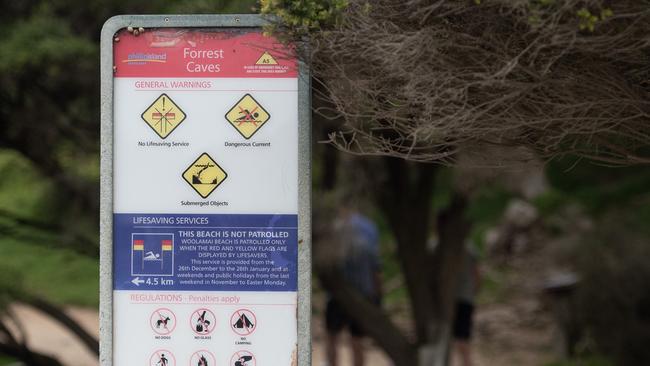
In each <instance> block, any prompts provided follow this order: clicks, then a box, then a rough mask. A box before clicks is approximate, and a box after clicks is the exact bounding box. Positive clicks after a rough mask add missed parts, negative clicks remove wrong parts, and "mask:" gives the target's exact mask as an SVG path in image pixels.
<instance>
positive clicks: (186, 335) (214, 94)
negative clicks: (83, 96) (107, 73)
mask: <svg viewBox="0 0 650 366" xmlns="http://www.w3.org/2000/svg"><path fill="white" fill-rule="evenodd" d="M113 64H114V65H115V68H114V77H113V98H114V99H113V160H112V164H113V196H112V197H113V217H112V219H113V228H112V256H113V261H112V288H113V295H112V298H113V309H112V310H113V312H112V330H113V334H112V339H113V353H112V360H113V364H114V365H120V366H136V365H137V366H142V365H150V366H176V365H183V366H185V365H188V364H189V365H191V366H213V365H217V366H226V365H229V366H256V365H258V363H259V365H274V366H275V365H294V364H297V320H296V313H297V287H298V284H297V282H298V260H297V256H298V179H299V176H298V171H299V157H298V132H299V128H298V126H299V123H298V108H299V106H298V70H297V61H296V59H295V56H294V55H293V53H292V52H291V50H290V49H288V48H287V47H286V46H284V45H282V44H280V43H279V42H278V41H277V40H275V39H274V38H272V37H269V36H266V35H264V34H263V33H262V30H261V29H258V28H158V29H147V30H146V31H144V32H142V33H140V32H139V31H138V29H136V30H135V32H134V31H133V29H123V30H121V31H119V32H118V33H117V34H116V35H115V38H114V42H113Z"/></svg>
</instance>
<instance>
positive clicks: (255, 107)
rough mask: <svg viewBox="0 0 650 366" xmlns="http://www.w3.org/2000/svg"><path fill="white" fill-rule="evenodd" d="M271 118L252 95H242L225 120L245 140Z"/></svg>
mask: <svg viewBox="0 0 650 366" xmlns="http://www.w3.org/2000/svg"><path fill="white" fill-rule="evenodd" d="M270 118H271V115H270V114H269V112H267V111H266V110H265V109H264V108H263V107H262V106H261V105H260V104H259V103H258V102H257V101H256V100H255V98H253V96H252V95H250V94H246V95H244V96H243V97H242V98H241V99H240V100H239V101H238V102H237V103H235V105H234V106H233V107H232V108H231V109H230V110H229V111H228V113H226V120H227V121H228V122H230V124H231V125H232V126H233V127H235V129H236V130H237V131H239V133H240V134H241V135H242V136H244V138H245V139H249V138H251V136H253V135H254V134H255V133H256V132H257V131H258V130H259V129H260V128H262V126H263V125H264V124H265V123H266V122H267V121H268V120H269V119H270Z"/></svg>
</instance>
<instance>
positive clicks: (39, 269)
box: [0, 238, 99, 306]
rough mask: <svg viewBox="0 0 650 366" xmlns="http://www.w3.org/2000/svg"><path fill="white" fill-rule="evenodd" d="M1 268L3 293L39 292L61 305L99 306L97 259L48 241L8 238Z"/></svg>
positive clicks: (0, 249)
mask: <svg viewBox="0 0 650 366" xmlns="http://www.w3.org/2000/svg"><path fill="white" fill-rule="evenodd" d="M44 240H45V238H44ZM0 268H2V271H0V293H11V294H12V295H13V296H14V297H20V296H21V294H24V295H38V296H41V297H44V298H47V299H48V300H50V301H52V302H54V303H57V304H61V305H63V304H73V305H83V306H97V305H98V300H99V297H98V294H99V283H98V282H99V269H98V262H97V260H93V259H90V258H88V257H86V256H82V255H79V254H76V253H75V252H73V251H70V250H65V249H60V248H58V247H56V245H48V243H47V242H27V241H25V240H20V241H18V240H13V239H6V238H5V239H3V240H0Z"/></svg>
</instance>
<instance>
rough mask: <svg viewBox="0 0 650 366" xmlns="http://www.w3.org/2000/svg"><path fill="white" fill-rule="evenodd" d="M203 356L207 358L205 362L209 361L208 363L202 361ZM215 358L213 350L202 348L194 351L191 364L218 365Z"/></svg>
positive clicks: (202, 365) (200, 365)
mask: <svg viewBox="0 0 650 366" xmlns="http://www.w3.org/2000/svg"><path fill="white" fill-rule="evenodd" d="M206 354H207V355H208V357H207V358H206V357H205V355H206ZM195 357H196V358H195ZM202 358H203V359H204V360H205V362H207V365H206V364H204V363H202V361H201V359H202ZM215 360H216V358H215V357H214V355H213V354H212V352H210V351H208V350H207V349H201V350H198V351H196V352H194V353H192V356H190V366H216V361H215ZM195 361H196V362H195Z"/></svg>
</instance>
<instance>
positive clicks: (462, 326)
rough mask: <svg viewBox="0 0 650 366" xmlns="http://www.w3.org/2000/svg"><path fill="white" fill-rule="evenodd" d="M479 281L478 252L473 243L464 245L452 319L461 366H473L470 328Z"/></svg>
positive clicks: (454, 341) (472, 322) (455, 349)
mask: <svg viewBox="0 0 650 366" xmlns="http://www.w3.org/2000/svg"><path fill="white" fill-rule="evenodd" d="M480 283H481V273H480V268H479V264H478V253H477V252H476V250H475V247H474V245H473V243H471V242H468V243H467V244H466V245H465V258H464V259H463V266H462V269H461V272H460V273H459V279H458V289H457V292H456V304H455V311H454V321H453V326H452V329H453V338H454V340H453V348H454V352H455V353H456V355H457V356H458V358H459V359H460V365H461V366H473V365H474V364H473V362H472V349H471V340H472V330H473V327H474V311H475V307H476V306H475V303H476V301H475V300H476V295H477V294H478V290H479V286H480Z"/></svg>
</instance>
